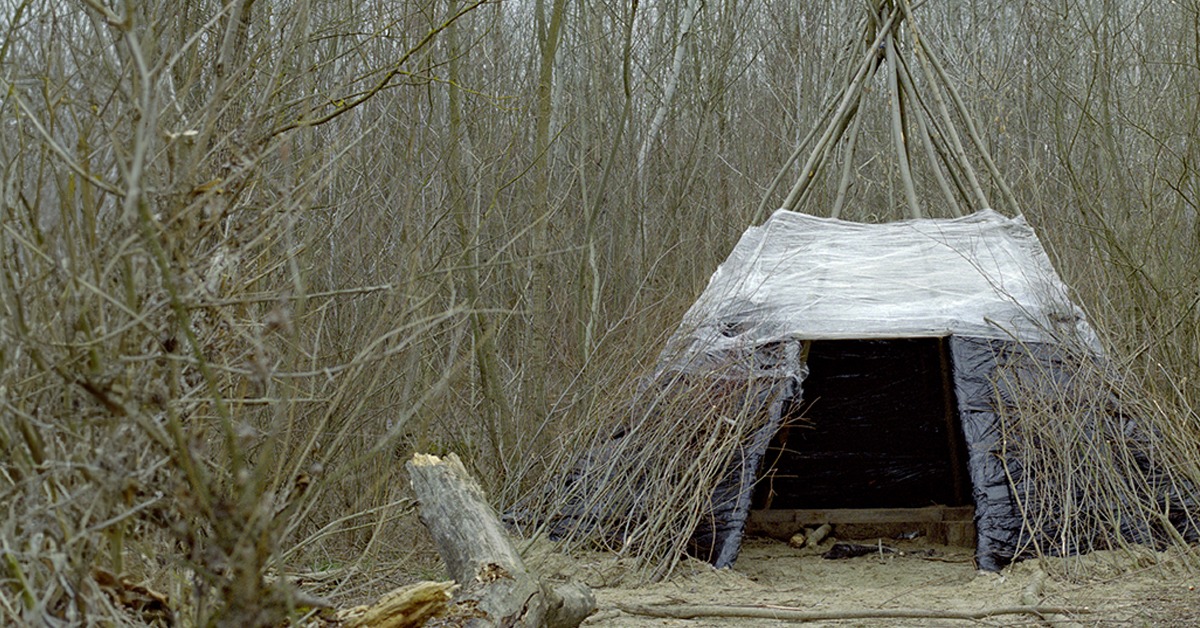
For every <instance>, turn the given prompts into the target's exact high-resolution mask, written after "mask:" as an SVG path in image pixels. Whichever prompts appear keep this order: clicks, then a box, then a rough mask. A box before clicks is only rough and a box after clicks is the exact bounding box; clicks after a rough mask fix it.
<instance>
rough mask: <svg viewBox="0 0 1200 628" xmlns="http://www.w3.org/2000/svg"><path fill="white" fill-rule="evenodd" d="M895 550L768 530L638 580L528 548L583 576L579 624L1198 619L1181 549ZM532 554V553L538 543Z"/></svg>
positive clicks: (540, 565) (1196, 590)
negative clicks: (587, 612)
mask: <svg viewBox="0 0 1200 628" xmlns="http://www.w3.org/2000/svg"><path fill="white" fill-rule="evenodd" d="M884 542H885V543H886V544H887V545H889V546H891V547H894V548H896V549H897V550H900V552H899V553H896V554H885V555H882V556H881V555H879V554H875V555H869V556H862V557H858V558H851V559H844V560H826V559H823V558H821V553H823V551H824V550H825V549H827V548H828V547H829V543H830V541H827V542H826V543H824V544H822V546H821V547H818V548H815V549H803V550H797V549H794V548H792V547H790V546H788V545H787V544H786V543H783V542H780V541H774V540H769V539H749V540H747V542H746V543H745V545H744V546H743V548H742V552H741V555H740V557H739V558H738V561H737V564H736V566H735V567H733V568H732V569H720V570H718V569H713V568H712V567H710V566H709V565H708V564H706V563H702V562H700V561H692V560H689V561H688V562H685V563H684V564H683V565H681V566H680V568H679V569H678V570H677V573H676V575H674V576H673V577H672V578H670V579H668V580H667V581H664V582H660V583H655V584H649V585H646V584H642V585H637V584H635V583H634V582H633V578H632V577H631V576H630V575H629V570H628V569H625V568H624V567H625V566H624V565H622V564H621V561H620V560H618V559H615V558H613V557H612V555H611V554H601V553H596V554H585V555H579V556H575V557H571V558H568V557H564V556H562V555H561V554H559V555H549V554H543V555H542V556H537V557H531V558H532V559H533V560H532V564H536V569H538V570H539V571H541V572H542V574H543V575H545V576H549V577H551V578H554V577H562V578H574V579H576V580H581V581H584V582H586V583H587V584H589V585H591V586H592V587H593V588H594V591H595V593H596V598H597V601H598V603H599V610H598V611H597V612H596V614H594V615H593V616H591V617H589V618H588V619H587V620H586V621H585V622H584V625H585V626H631V627H638V626H645V627H649V626H656V627H662V626H687V627H702V626H770V625H783V624H784V623H787V622H784V621H779V620H771V619H749V618H717V617H700V618H695V619H666V618H661V617H650V616H645V615H640V614H636V609H635V608H634V607H639V606H642V607H645V606H651V607H653V606H658V605H672V606H678V605H722V606H739V607H746V608H751V609H769V608H772V607H775V608H789V609H798V610H803V611H810V612H811V611H834V612H838V611H840V612H845V611H852V610H879V609H923V610H928V611H947V610H949V611H972V612H973V611H982V610H987V609H995V608H1002V607H1014V606H1020V605H1022V604H1027V603H1029V602H1030V601H1033V602H1035V603H1037V604H1039V605H1041V606H1053V607H1071V608H1075V609H1086V610H1087V612H1086V613H1079V614H1074V615H1072V616H1070V617H1065V616H1061V615H1054V616H1049V617H1047V618H1045V619H1044V620H1042V619H1039V618H1037V617H1035V616H1032V615H1001V616H996V617H992V618H989V619H986V620H975V621H963V620H958V619H930V618H922V619H907V620H902V619H878V618H875V619H851V620H837V621H819V622H812V623H809V624H807V625H816V626H878V625H890V626H963V625H971V624H972V623H977V624H984V625H998V626H1001V625H1002V626H1013V625H1026V624H1027V625H1037V624H1042V625H1071V626H1116V625H1121V626H1160V625H1172V626H1175V625H1200V574H1196V573H1194V572H1190V571H1189V570H1188V569H1187V568H1186V567H1185V566H1184V562H1183V561H1181V560H1180V559H1179V557H1178V556H1175V555H1171V554H1168V553H1156V552H1153V551H1151V550H1135V551H1125V552H1116V551H1113V552H1095V553H1092V554H1089V555H1086V556H1082V557H1073V558H1069V559H1058V558H1046V559H1037V560H1027V561H1023V562H1019V563H1016V564H1014V565H1011V566H1010V567H1008V568H1007V569H1005V570H1004V571H1002V572H1000V573H986V572H980V571H977V570H976V569H975V567H974V564H973V562H972V552H971V550H969V549H966V548H959V547H947V546H942V545H933V544H929V543H924V542H922V541H921V540H920V539H918V540H915V541H884ZM535 553H536V552H535ZM631 611H633V612H631Z"/></svg>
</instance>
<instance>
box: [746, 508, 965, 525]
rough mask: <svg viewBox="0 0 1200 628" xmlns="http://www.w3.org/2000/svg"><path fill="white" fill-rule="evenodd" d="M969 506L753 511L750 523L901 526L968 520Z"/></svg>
mask: <svg viewBox="0 0 1200 628" xmlns="http://www.w3.org/2000/svg"><path fill="white" fill-rule="evenodd" d="M974 516H975V508H974V507H972V506H927V507H925V508H836V509H819V510H753V511H751V512H750V520H751V521H755V522H762V523H800V524H817V525H819V524H822V523H834V524H837V523H896V522H900V523H904V522H922V521H961V520H964V519H972V518H973V517H974Z"/></svg>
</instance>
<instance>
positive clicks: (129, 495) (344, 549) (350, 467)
mask: <svg viewBox="0 0 1200 628" xmlns="http://www.w3.org/2000/svg"><path fill="white" fill-rule="evenodd" d="M860 12H861V7H860V3H857V2H844V3H795V2H747V1H745V0H710V1H708V2H699V3H697V2H686V3H685V2H677V3H661V2H660V3H640V4H639V3H638V2H632V3H631V2H621V1H616V0H573V1H565V0H555V1H553V2H549V1H546V0H535V1H534V2H517V1H510V2H492V1H486V0H485V1H482V2H474V1H468V0H445V1H441V0H437V1H430V0H404V1H399V2H397V1H387V2H384V1H381V0H362V1H359V2H336V1H331V0H298V1H295V2H280V1H277V0H189V1H187V2H173V1H172V2H168V1H166V0H152V1H148V2H115V1H113V0H76V1H73V2H60V1H58V0H5V1H4V2H0V259H2V265H0V269H2V272H0V404H2V407H0V414H2V415H3V420H0V450H3V463H2V464H0V503H3V504H4V505H5V507H4V509H3V512H0V543H2V545H0V553H2V554H3V563H4V564H3V565H2V566H0V588H2V589H3V594H2V595H0V618H3V620H4V621H18V619H19V618H24V620H25V621H47V622H51V623H53V622H57V621H63V622H70V623H74V622H79V621H90V620H97V619H99V618H103V617H111V616H113V615H114V614H116V613H119V612H124V611H120V610H118V609H117V608H116V607H115V604H116V602H114V601H113V600H115V599H117V598H116V597H114V596H113V595H110V594H109V592H111V591H110V590H109V592H106V590H104V586H103V583H102V582H101V581H102V580H104V579H103V578H101V579H97V578H96V577H95V576H94V574H93V570H94V569H95V568H102V569H104V570H108V571H112V572H116V573H126V574H129V576H130V577H131V578H132V579H133V580H145V581H147V582H150V583H152V584H153V585H154V586H155V587H157V588H159V589H161V590H164V591H165V592H167V593H169V594H170V596H171V598H172V603H173V605H174V606H175V608H176V610H177V611H179V612H183V613H187V614H189V616H191V617H193V619H194V620H195V621H198V622H207V621H210V620H211V621H218V620H219V621H227V622H229V623H235V624H236V623H244V622H247V621H256V622H270V623H278V622H279V621H280V619H281V618H282V617H283V616H285V615H286V614H287V613H291V612H296V610H295V609H296V608H297V604H298V602H297V601H296V596H295V592H294V589H293V587H292V586H291V585H290V584H289V580H287V579H286V578H279V577H276V576H277V575H279V574H282V573H284V572H294V571H296V570H303V569H306V568H315V567H319V566H329V565H340V566H345V567H347V572H350V571H353V570H359V573H363V571H364V570H366V569H367V567H368V566H370V565H372V564H376V565H377V564H380V562H386V561H392V562H393V563H396V562H401V561H402V560H403V559H405V558H406V557H409V556H410V551H411V549H410V548H411V533H410V532H409V531H408V527H409V526H411V525H412V517H411V516H409V514H408V511H407V509H406V498H405V495H406V493H405V491H404V490H403V489H401V488H398V487H400V486H401V483H400V482H398V478H399V474H400V473H401V471H400V469H399V465H398V464H397V462H396V460H397V458H396V456H401V457H403V456H404V454H407V452H408V451H410V450H411V449H413V448H420V449H422V450H441V449H450V450H454V451H456V452H458V453H459V454H460V455H462V456H463V458H464V460H466V461H467V463H468V465H471V466H473V468H474V470H475V471H477V472H478V473H479V475H480V476H481V477H482V478H483V479H484V480H485V481H486V482H488V483H490V486H489V487H488V488H489V490H490V492H491V493H492V494H494V495H498V496H499V497H500V499H501V500H504V501H511V500H512V499H514V498H515V497H516V496H517V495H519V494H520V493H521V491H522V488H523V486H525V485H528V483H530V482H534V481H536V480H537V478H538V472H539V470H540V469H542V468H543V467H544V465H545V462H546V460H547V459H548V456H550V455H551V453H552V452H554V451H557V450H559V448H560V444H561V442H562V440H561V439H563V438H566V437H567V436H569V435H570V432H571V431H573V430H578V429H579V426H581V425H589V424H595V423H596V422H598V421H599V420H600V419H603V417H604V416H605V414H606V413H609V412H611V411H612V408H613V407H614V406H619V405H620V404H619V400H620V399H621V398H622V397H623V396H626V395H627V392H628V390H629V385H630V382H631V381H632V379H633V378H634V377H635V376H636V375H637V374H639V373H641V372H643V370H644V368H645V367H646V365H648V364H650V363H651V362H652V361H653V358H654V355H655V352H656V348H657V347H658V346H659V344H660V340H661V339H662V337H663V334H665V333H667V332H669V331H670V330H671V328H672V326H673V325H674V324H675V322H676V321H677V320H678V317H679V315H680V313H681V312H682V311H683V309H684V308H686V306H687V305H688V304H689V303H690V301H691V299H692V298H693V297H694V296H695V295H696V294H697V293H698V292H699V290H700V289H701V288H702V287H703V285H704V283H705V282H706V280H707V277H708V275H709V273H711V272H712V270H713V269H714V268H715V267H716V265H717V263H719V261H720V260H721V259H722V258H723V257H724V255H725V253H726V252H727V251H728V249H729V247H730V246H731V244H732V242H733V241H734V240H735V239H736V238H737V236H738V235H739V234H740V233H741V232H742V230H743V229H744V228H745V227H746V226H747V225H748V224H749V223H751V222H752V221H754V220H756V219H758V218H760V217H759V216H756V215H755V214H756V210H757V207H758V205H759V201H760V199H761V197H762V195H763V192H764V190H765V189H766V187H767V185H768V184H769V182H770V181H771V178H772V177H773V176H774V174H775V172H776V169H777V168H778V167H779V166H780V165H781V164H783V163H784V161H785V160H786V158H787V156H788V154H789V153H790V152H791V151H792V149H793V148H794V146H795V145H796V144H797V142H798V141H799V140H800V139H801V138H802V137H803V136H804V135H805V134H806V133H807V132H808V130H809V129H810V127H812V126H813V125H814V124H815V122H816V118H817V116H818V115H819V113H820V111H821V110H822V108H823V107H824V105H825V100H826V98H827V97H828V95H829V94H830V93H832V91H833V90H834V89H835V88H836V87H837V85H838V82H839V81H841V80H843V78H844V75H845V72H846V67H845V66H846V59H850V58H853V55H848V54H847V46H848V45H849V42H848V41H847V33H850V32H853V29H851V28H850V25H851V24H852V23H853V21H854V20H856V19H857V17H858V14H859V13H860ZM917 13H918V15H920V16H921V17H922V19H923V20H924V21H923V22H922V28H923V34H924V35H925V36H926V37H927V38H930V39H931V40H933V45H935V46H936V47H938V49H939V50H941V51H942V53H943V59H944V61H945V63H946V65H947V67H948V69H949V71H950V73H951V74H952V77H953V79H954V80H955V81H956V82H957V83H958V86H959V88H960V91H961V93H962V95H963V98H964V99H965V101H966V102H967V103H968V104H969V106H970V107H971V108H972V109H973V111H974V113H975V115H976V117H977V119H978V120H979V121H980V122H981V125H982V128H983V131H984V133H985V135H986V141H987V143H988V145H989V147H990V149H991V151H992V153H993V154H994V155H995V156H996V158H997V161H998V165H999V167H1000V169H1001V171H1003V172H1004V173H1005V174H1006V176H1007V177H1008V179H1009V181H1010V183H1011V184H1012V187H1013V189H1014V191H1015V192H1016V194H1017V196H1018V200H1019V202H1020V204H1021V206H1022V207H1023V208H1024V211H1025V212H1026V214H1027V216H1028V218H1029V219H1030V220H1031V221H1032V222H1033V223H1034V224H1035V226H1036V227H1037V228H1039V230H1040V232H1041V234H1042V235H1043V239H1044V241H1045V243H1046V244H1047V246H1048V248H1050V249H1051V253H1052V255H1053V256H1054V257H1055V259H1056V261H1057V263H1058V264H1059V267H1060V270H1061V272H1062V273H1063V274H1064V275H1065V277H1066V279H1067V280H1068V283H1070V284H1072V285H1073V286H1074V287H1075V289H1076V290H1077V297H1078V298H1079V299H1080V301H1081V302H1082V303H1083V305H1084V306H1085V308H1086V309H1087V310H1088V312H1089V314H1090V315H1091V316H1092V318H1093V320H1094V321H1095V322H1096V323H1097V326H1098V327H1099V328H1100V329H1101V330H1102V332H1103V333H1104V336H1105V340H1106V342H1107V343H1109V345H1110V346H1111V348H1112V350H1113V352H1112V355H1113V356H1115V357H1116V359H1117V360H1118V362H1119V367H1120V368H1121V369H1122V370H1123V371H1124V372H1125V373H1126V374H1127V376H1128V379H1129V381H1131V382H1134V383H1135V384H1136V389H1137V390H1138V391H1139V395H1142V396H1143V398H1144V399H1145V400H1146V405H1147V407H1150V408H1155V409H1156V411H1158V412H1161V414H1162V416H1164V417H1169V418H1170V419H1171V420H1174V421H1176V422H1177V423H1178V425H1180V426H1181V428H1182V429H1193V428H1194V427H1195V422H1196V420H1197V416H1196V412H1195V408H1196V407H1197V404H1198V403H1200V399H1198V396H1200V393H1198V392H1197V390H1198V389H1197V387H1196V386H1195V382H1196V380H1197V379H1198V378H1200V372H1198V367H1197V364H1198V363H1200V294H1198V293H1197V289H1196V286H1197V285H1200V219H1198V217H1197V212H1198V210H1200V165H1198V164H1200V94H1198V93H1197V87H1196V86H1197V85H1200V2H1197V0H1180V1H1178V2H1160V1H1158V0H1127V1H1118V0H1061V1H1055V2H1045V3H1013V2H1003V1H1000V0H978V1H975V2H970V3H961V2H943V1H939V0H932V1H930V2H926V3H924V5H923V6H921V7H920V8H919V9H917ZM871 89H872V90H875V91H876V92H878V96H879V100H880V107H879V108H878V109H877V110H871V111H864V112H863V115H864V116H865V118H864V122H863V129H862V131H861V133H862V134H863V135H862V137H861V138H860V140H859V144H858V149H857V150H858V155H859V158H860V161H861V164H862V165H861V166H860V167H859V168H858V170H857V172H856V174H855V177H854V180H853V185H852V187H851V190H850V201H849V202H848V203H847V206H846V209H845V210H844V211H843V217H845V218H849V219H855V220H887V219H891V218H894V217H898V216H900V215H901V214H902V212H903V204H904V201H903V193H902V192H901V191H899V188H898V180H897V177H896V173H895V161H894V159H890V158H889V157H888V154H889V152H893V153H894V150H893V149H892V145H891V144H890V142H891V138H890V136H889V134H888V132H887V130H886V129H887V127H886V124H887V120H888V119H887V110H886V108H885V106H884V105H885V104H886V98H887V93H886V92H887V85H886V83H885V82H883V81H880V82H878V83H877V84H874V85H872V86H871ZM832 193H833V190H824V191H818V192H817V193H816V195H815V196H814V205H815V206H820V205H821V203H826V204H827V203H829V202H831V201H832ZM822 195H824V196H822ZM780 200H781V199H773V200H772V201H771V203H775V204H777V203H778V202H779V201H780ZM614 402H617V403H614ZM397 519H399V520H400V522H401V523H398V524H397V523H395V521H396V520H397ZM361 581H362V578H359V579H358V580H357V581H354V582H361ZM110 584H111V583H110ZM351 586H352V585H345V586H344V587H343V588H340V589H337V590H335V591H333V592H332V593H331V594H332V595H347V596H349V595H353V593H354V591H353V589H352V588H346V587H351ZM110 589H111V588H110Z"/></svg>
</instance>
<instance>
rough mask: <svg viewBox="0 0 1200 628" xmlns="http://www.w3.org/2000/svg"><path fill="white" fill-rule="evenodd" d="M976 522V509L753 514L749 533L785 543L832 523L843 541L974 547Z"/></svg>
mask: <svg viewBox="0 0 1200 628" xmlns="http://www.w3.org/2000/svg"><path fill="white" fill-rule="evenodd" d="M974 518H975V508H974V507H973V506H928V507H925V508H836V509H829V508H826V509H814V510H752V511H750V517H749V519H748V520H747V521H746V532H747V534H751V535H758V536H770V537H774V538H778V539H784V540H786V539H788V538H790V537H791V536H792V535H793V534H795V533H797V532H799V531H801V530H803V529H804V528H815V527H817V526H819V525H821V524H824V523H829V524H832V525H833V534H834V535H835V536H837V537H839V538H842V539H873V538H896V537H898V536H900V535H909V534H912V533H914V532H915V533H917V534H918V535H919V536H921V537H925V538H927V539H928V540H930V541H932V542H935V543H944V544H948V545H958V546H964V547H971V546H974V544H975V521H974Z"/></svg>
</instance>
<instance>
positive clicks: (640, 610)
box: [617, 604, 1091, 622]
mask: <svg viewBox="0 0 1200 628" xmlns="http://www.w3.org/2000/svg"><path fill="white" fill-rule="evenodd" d="M617 608H619V609H621V610H622V611H624V612H626V613H629V614H630V615H642V616H646V617H667V618H671V619H696V618H697V617H745V618H750V619H781V620H784V621H796V622H805V621H835V620H839V619H961V620H966V621H977V620H980V619H988V618H989V617H997V616H1001V615H1036V616H1038V617H1045V616H1047V615H1083V614H1086V613H1090V612H1091V610H1090V609H1087V608H1081V607H1059V606H1002V607H998V608H985V609H982V610H978V611H951V610H933V609H920V608H888V609H884V608H865V609H849V610H843V611H807V610H803V609H799V608H787V607H779V606H720V605H713V604H678V605H669V606H667V605H663V606H645V605H626V604H618V605H617Z"/></svg>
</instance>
